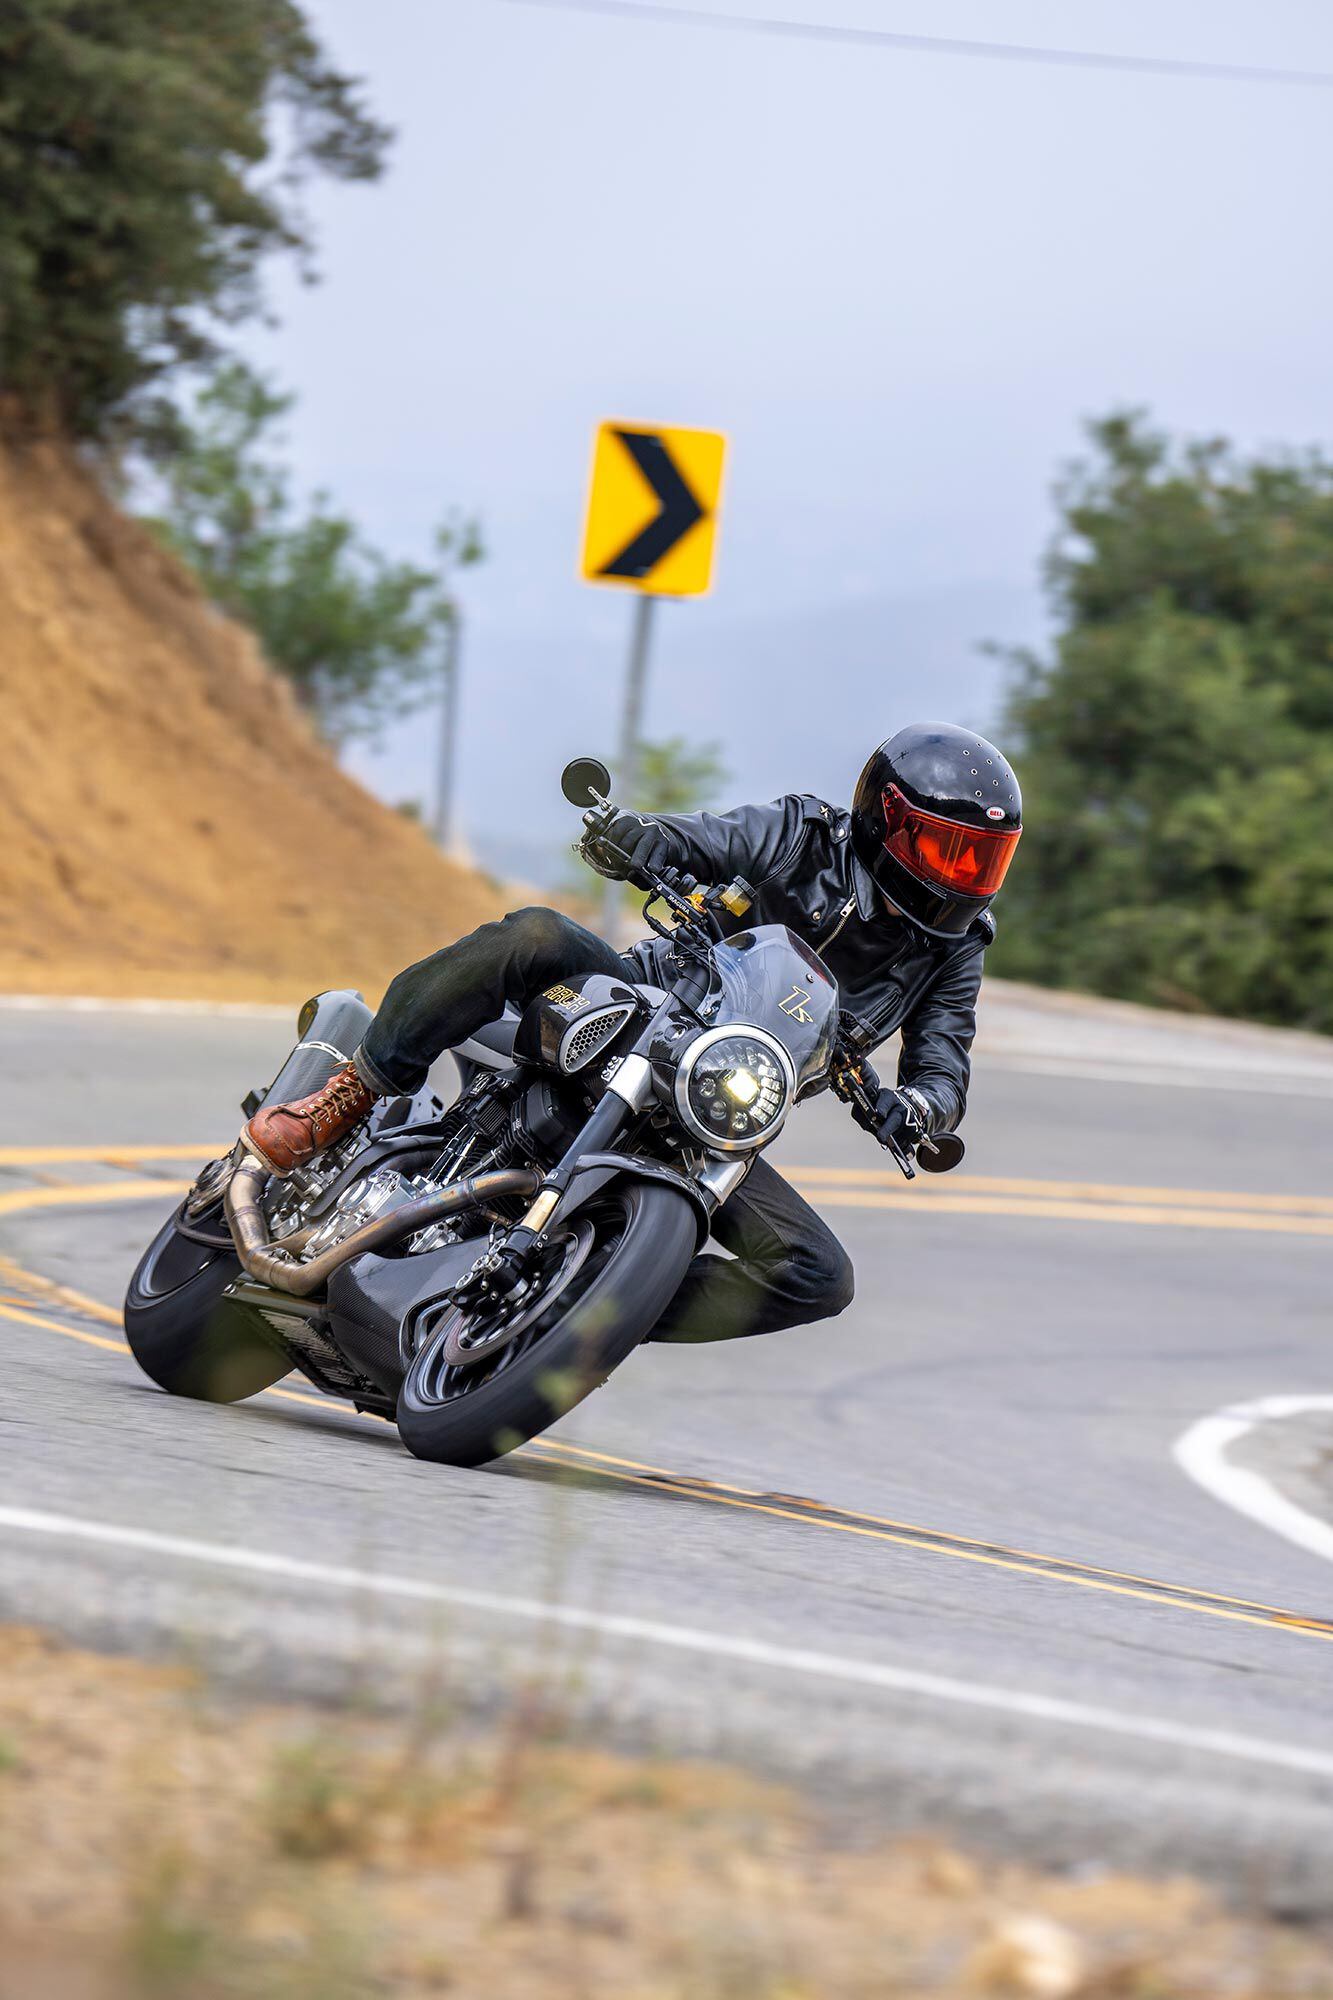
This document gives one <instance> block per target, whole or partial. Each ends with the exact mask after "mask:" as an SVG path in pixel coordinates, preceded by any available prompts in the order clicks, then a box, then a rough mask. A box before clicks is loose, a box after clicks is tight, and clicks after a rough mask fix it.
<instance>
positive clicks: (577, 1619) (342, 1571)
mask: <svg viewBox="0 0 1333 2000" xmlns="http://www.w3.org/2000/svg"><path fill="white" fill-rule="evenodd" d="M0 1528H8V1529H10V1530H12V1531H14V1532H16V1533H19V1534H31V1535H43V1536H48V1537H52V1538H56V1539H62V1540H67V1541H80V1542H91V1543H93V1544H96V1545H100V1546H102V1547H112V1548H123V1549H137V1550H139V1551H141V1552H142V1553H144V1554H146V1555H153V1556H167V1557H172V1558H175V1559H177V1560H180V1561H185V1562H197V1563H206V1564H208V1565H209V1566H211V1567H212V1568H215V1569H229V1570H240V1571H248V1572H249V1573H251V1574H252V1575H258V1576H267V1577H280V1578H282V1579H284V1580H286V1581H288V1582H294V1583H308V1584H316V1585H322V1586H324V1587H326V1588H330V1589H334V1590H346V1591H358V1592H365V1593H368V1594H372V1595H375V1596H378V1597H396V1598H408V1599H412V1600H415V1601H416V1602H419V1603H430V1604H453V1605H457V1606H459V1607H460V1608H461V1609H464V1610H469V1611H483V1612H488V1613H490V1614H492V1615H493V1616H495V1617H501V1618H520V1619H524V1620H526V1621H528V1622H530V1623H540V1624H545V1625H557V1626H564V1627H567V1628H571V1629H574V1630H577V1631H582V1632H598V1633H601V1634H602V1635H603V1636H604V1637H607V1638H612V1639H628V1640H635V1641H638V1642H639V1643H640V1644H643V1645H651V1646H668V1647H671V1648H673V1649H674V1650H675V1651H677V1652H685V1653H697V1654H705V1655H708V1656H711V1657H712V1658H714V1659H724V1660H738V1661H743V1662H745V1663H746V1664H747V1665H749V1666H757V1667H769V1668H775V1669H778V1670H779V1671H783V1672H786V1673H793V1674H805V1675H811V1676H815V1677H818V1678H820V1679H824V1680H835V1681H843V1682H846V1683H851V1684H853V1685H856V1686H860V1687H871V1688H878V1689H881V1690H883V1691H886V1692H889V1693H893V1694H908V1695H919V1696H922V1697H924V1698H925V1699H927V1700H930V1701H942V1702H952V1703H955V1704H960V1705H962V1706H965V1707H968V1708H982V1709H991V1710H997V1711H999V1712H1000V1713H1002V1714H1005V1715H1016V1716H1022V1717H1024V1718H1026V1719H1028V1720H1030V1721H1037V1722H1053V1723H1061V1724H1064V1725H1066V1726H1068V1727H1070V1728H1074V1729H1089V1730H1096V1731H1099V1732H1101V1733H1103V1734H1106V1735H1112V1736H1123V1737H1132V1738H1135V1739H1136V1740H1137V1741H1139V1742H1145V1743H1164V1744H1170V1745H1171V1746H1172V1747H1174V1748H1176V1749H1181V1750H1192V1751H1202V1752H1203V1753H1205V1754H1206V1755H1208V1756H1213V1757H1229V1758H1237V1759H1240V1760H1241V1761H1243V1762H1245V1763H1250V1764H1266V1765H1268V1766H1269V1767H1270V1768H1273V1769H1276V1770H1282V1771H1296V1772H1299V1773H1301V1774H1302V1775H1303V1776H1306V1777H1317V1778H1327V1779H1330V1780H1333V1754H1330V1753H1327V1752H1324V1751H1320V1750H1309V1749H1305V1748H1304V1747H1302V1746H1301V1745H1299V1744H1294V1743H1274V1742H1271V1741H1266V1740H1264V1739H1263V1738H1261V1737H1257V1736H1242V1735H1238V1734H1236V1733H1235V1732H1233V1731H1231V1730H1224V1729H1198V1728H1195V1727H1193V1726H1191V1725H1190V1724H1188V1723H1178V1722H1170V1721H1167V1720H1166V1719H1165V1718H1161V1717H1156V1716H1151V1715H1131V1714H1127V1713H1125V1712H1123V1711H1121V1710H1118V1709H1111V1708H1097V1707H1092V1706H1090V1705H1088V1704H1086V1703H1083V1702H1076V1701H1065V1700H1062V1699H1061V1698H1060V1697H1058V1696H1052V1695H1042V1694H1029V1693H1025V1692H1023V1691H1022V1690H1021V1689H1014V1688H1001V1687H991V1686H988V1685H987V1684H985V1683H984V1682H979V1681H962V1680H953V1679H950V1678H947V1677H946V1676H944V1675H940V1674H930V1673H924V1672H921V1671H919V1670H917V1669H915V1668H912V1667H890V1666H881V1665H879V1664H878V1663H877V1662H875V1661H871V1660H852V1659H840V1658H838V1657H837V1656H836V1655H834V1654H832V1653H816V1652H809V1651H806V1650H805V1649H803V1648H797V1647H790V1646H775V1645H770V1644H769V1643H768V1642H767V1641H765V1640H760V1639H745V1638H741V1637H739V1636H733V1635H730V1634H727V1633H722V1632H705V1631H701V1630H699V1629H698V1628H696V1627H694V1626H691V1625H668V1624H665V1623H663V1622H661V1621H659V1620H656V1619H649V1618H634V1617H628V1616H623V1615H620V1614H617V1613H610V1612H599V1611H582V1610H579V1609H577V1608H576V1607H575V1606H573V1605H567V1604H547V1603H543V1602H542V1601H541V1600H540V1599H538V1598H533V1597H506V1596H502V1595H501V1594H500V1593H499V1592H496V1591H490V1590H472V1589H468V1588H465V1587H464V1586H462V1585H459V1584H444V1583H429V1582H426V1581H424V1580H423V1579H421V1578H416V1577H405V1576H394V1575H392V1574H389V1573H386V1572H379V1571H374V1570H361V1569H350V1568H346V1567H343V1566H342V1565H336V1564H330V1563H318V1562H310V1561H307V1560H306V1559H304V1558H302V1557H297V1556H284V1555H273V1554H269V1553H268V1552H266V1551H264V1550H261V1549H249V1548H244V1547H241V1546H238V1545H237V1544H235V1543H230V1542H201V1541H195V1540H193V1539H190V1538H188V1537H185V1536H181V1535H164V1534H159V1533H157V1532H156V1531H155V1530H153V1529H149V1528H129V1527H117V1526H113V1525H110V1524H108V1523H105V1522H100V1521H88V1520H83V1519H81V1518H79V1517H77V1516H72V1515H67V1514H48V1513H42V1512H38V1511H36V1510H35V1509H32V1508H27V1507H0Z"/></svg>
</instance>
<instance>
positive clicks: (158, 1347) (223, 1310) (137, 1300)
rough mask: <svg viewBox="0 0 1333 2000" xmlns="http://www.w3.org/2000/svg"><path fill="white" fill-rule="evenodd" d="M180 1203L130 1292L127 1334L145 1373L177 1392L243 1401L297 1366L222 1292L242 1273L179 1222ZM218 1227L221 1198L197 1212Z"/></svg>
mask: <svg viewBox="0 0 1333 2000" xmlns="http://www.w3.org/2000/svg"><path fill="white" fill-rule="evenodd" d="M181 1214H182V1210H180V1209H177V1210H176V1212H175V1214H174V1215H172V1216H170V1217H169V1218H168V1220H167V1221H166V1222H164V1223H163V1225H162V1227H161V1229H159V1230H158V1232H157V1235H156V1236H155V1237H154V1238H153V1240H152V1242H151V1243H150V1244H149V1246H148V1248H147V1249H146V1250H145V1251H144V1254H143V1256H142V1257H141V1258H140V1259H139V1263H138V1267H137V1269H136V1270H135V1273H134V1276H133V1277H132V1278H131V1279H130V1285H129V1290H128V1292H127V1293H126V1295H125V1335H126V1338H127V1339H128V1341H129V1344H130V1352H131V1353H132V1354H133V1356H134V1358H135V1360H136V1361H137V1362H138V1364H139V1366H140V1367H141V1368H142V1369H143V1372H144V1374H145V1375H147V1376H149V1377H150V1379H151V1380H152V1381H154V1382H156V1383H157V1385H158V1387H159V1388H160V1389H165V1390H166V1391H167V1392H168V1394H169V1395H172V1396H192V1397H194V1398H195V1399H196V1400H198V1401H199V1402H204V1403H239V1402H240V1401H241V1400H242V1399H243V1398H244V1397H246V1396H257V1395H258V1394H259V1391H260V1390H261V1389H269V1388H271V1387H272V1385H273V1384H274V1383H275V1382H280V1381H281V1380H282V1378H283V1376H284V1375H287V1374H289V1373H290V1372H291V1363H290V1362H289V1361H288V1360H287V1358H286V1356H285V1355H284V1354H283V1353H282V1352H281V1351H280V1350H279V1348H278V1347H277V1346H276V1344H275V1343H273V1342H271V1341H269V1340H267V1339H265V1338H264V1336H263V1335H262V1334H261V1333H260V1332H259V1331H258V1330H257V1327H256V1321H255V1317H254V1315H253V1314H252V1313H250V1312H248V1311H247V1309H246V1308H245V1307H244V1306H240V1305H237V1304H236V1303H235V1302H234V1301H233V1300H231V1299H224V1298H223V1296H222V1294H223V1291H224V1289H225V1288H226V1287H227V1286H228V1285H229V1284H230V1283H231V1281H232V1279H233V1278H235V1277H238V1276H239V1275H240V1270H241V1266H240V1260H239V1259H238V1258H237V1256H236V1253H235V1252H234V1251H232V1250H223V1249H218V1248H214V1247H211V1246H209V1245H205V1244H202V1243H196V1242H195V1241H193V1239H192V1238H190V1237H188V1236H182V1234H181V1233H180V1230H179V1229H178V1228H177V1226H176V1225H177V1223H178V1222H179V1220H180V1217H181ZM199 1220H200V1223H201V1224H202V1225H203V1226H205V1227H209V1228H214V1229H217V1228H220V1227H223V1226H225V1225H223V1224H222V1222H221V1205H220V1204H219V1206H218V1209H217V1211H216V1212H214V1211H212V1210H210V1211H208V1213H207V1214H206V1215H204V1216H201V1217H200V1218H199Z"/></svg>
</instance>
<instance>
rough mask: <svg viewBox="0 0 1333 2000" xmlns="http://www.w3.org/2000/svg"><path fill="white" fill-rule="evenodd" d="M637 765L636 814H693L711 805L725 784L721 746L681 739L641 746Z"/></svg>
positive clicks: (675, 737)
mask: <svg viewBox="0 0 1333 2000" xmlns="http://www.w3.org/2000/svg"><path fill="white" fill-rule="evenodd" d="M637 765H638V768H637V771H636V783H635V792H636V797H635V799H634V801H633V804H634V808H635V810H636V811H637V812H654V813H679V812H695V811H697V809H698V808H699V807H700V806H706V805H711V804H712V803H713V801H714V800H715V799H716V797H717V795H718V793H719V792H720V791H721V789H722V787H723V785H725V784H726V782H727V768H726V765H725V764H724V763H723V762H722V757H721V750H720V746H719V745H718V744H716V743H696V744H690V743H688V742H687V741H686V740H685V738H684V737H683V736H668V737H665V738H664V739H663V740H662V741H661V742H660V743H640V745H639V748H638V758H637Z"/></svg>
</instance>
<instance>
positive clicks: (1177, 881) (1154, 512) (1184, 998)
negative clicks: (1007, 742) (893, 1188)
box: [995, 413, 1333, 1031]
mask: <svg viewBox="0 0 1333 2000" xmlns="http://www.w3.org/2000/svg"><path fill="white" fill-rule="evenodd" d="M1090 436H1091V439H1092V443H1093V445H1094V448H1095V456H1094V458H1093V459H1092V460H1091V462H1089V463H1084V464H1080V465H1078V466H1075V467H1074V468H1073V469H1072V471H1071V473H1070V474H1069V477H1068V479H1067V481H1066V483H1065V485H1064V487H1063V488H1062V490H1061V493H1060V502H1061V512H1062V521H1061V526H1060V530H1059V533H1058V536H1057V540H1056V543H1055V546H1054V548H1053V550H1052V553H1051V555H1050V557H1049V559H1048V572H1047V573H1048V581H1049V584H1050V587H1051V591H1052V595H1053V599H1054V604H1055V608H1056V611H1057V613H1058V615H1059V617H1060V619H1061V623H1062V630H1061V631H1060V634H1059V637H1058V639H1057V641H1056V645H1055V650H1054V654H1053V657H1051V658H1050V659H1049V660H1047V659H1041V658H1039V657H1036V656H1034V655H1032V654H1016V655H1014V656H1013V659H1014V662H1015V665H1016V668H1017V677H1016V682H1015V685H1014V688H1013V691H1012V694H1011V698H1010V703H1009V715H1008V723H1009V730H1010V733H1011V737H1012V748H1013V752H1014V756H1015V761H1016V762H1017V764H1018V768H1019V772H1020V776H1021V777H1022V780H1023V787H1024V802H1025V807H1026V817H1027V822H1028V825H1027V831H1026V832H1025V834H1024V837H1023V842H1022V845H1021V846H1020V848H1019V852H1018V857H1017V859H1016V861H1015V863H1014V867H1013V871H1012V873H1011V875H1010V878H1009V882H1008V883H1007V884H1006V886H1005V890H1004V896H1003V900H1002V913H1001V916H1002V920H1001V924H1000V938H999V942H998V946H997V952H996V958H995V963H996V968H997V970H1001V971H1004V972H1007V973H1009V974H1010V975H1012V976H1013V977H1016V978H1023V979H1034V980H1039V981H1042V982H1045V983H1049V984H1054V985H1066V986H1076V987H1084V988H1091V989H1093V990H1096V991H1099V992H1103V993H1109V994H1114V995H1117V996H1119V997H1123V998H1128V999H1137V1000H1148V1001H1158V1002H1165V1003H1166V1004H1169V1005H1176V1006H1194V1007H1199V1008H1203V1009H1207V1010H1209V1011H1213V1012H1218V1013H1227V1014H1246V1015H1250V1016H1253V1017H1256V1018H1259V1019H1263V1020H1270V1021H1277V1022H1284V1023H1287V1024H1291V1025H1301V1026H1306V1027H1313V1028H1319V1029H1322V1030H1325V1031H1329V1030H1333V841H1331V840H1330V838H1329V826H1330V814H1331V811H1333V463H1331V462H1330V461H1328V460H1327V459H1324V458H1322V457H1320V456H1318V455H1317V454H1315V453H1310V454H1307V455H1304V456H1301V457H1295V456H1291V457H1285V458H1277V457H1274V458H1265V459H1256V460H1254V461H1242V460H1241V459H1239V458H1238V457H1237V456H1236V454H1235V453H1234V452H1233V451H1232V450H1231V449H1230V448H1229V447H1228V446H1227V445H1226V444H1224V443H1222V442H1220V441H1214V442H1207V443H1195V444H1186V445H1183V446H1182V445H1173V444H1172V443H1171V442H1169V441H1168V440H1167V439H1166V438H1164V437H1161V436H1159V435H1157V434H1156V433H1155V432H1153V431H1152V430H1150V429H1149V428H1148V426H1147V424H1146V422H1145V420H1144V419H1143V417H1142V416H1141V415H1140V414H1138V413H1130V414H1125V415H1118V416H1113V417H1111V418H1110V419H1108V420H1106V421H1104V422H1101V423H1098V424H1095V425H1094V426H1092V427H1091V430H1090Z"/></svg>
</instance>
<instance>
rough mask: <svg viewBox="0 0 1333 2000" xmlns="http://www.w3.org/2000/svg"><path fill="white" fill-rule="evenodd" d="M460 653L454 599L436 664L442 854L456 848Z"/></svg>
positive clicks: (437, 807) (458, 617) (439, 840)
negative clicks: (455, 811) (442, 649)
mask: <svg viewBox="0 0 1333 2000" xmlns="http://www.w3.org/2000/svg"><path fill="white" fill-rule="evenodd" d="M462 651H463V611H462V607H461V605H460V604H459V602H458V600H457V598H455V599H454V602H453V607H452V610H451V612H450V616H449V625H448V629H447V631H446V633H445V639H444V652H443V657H442V659H441V662H440V735H439V744H438V747H437V751H436V763H435V824H434V827H433V829H432V831H433V833H434V836H435V845H436V846H437V847H438V848H440V849H441V850H442V851H443V852H444V853H446V854H449V853H451V852H453V850H454V849H455V847H456V846H457V845H458V841H457V829H456V827H455V825H454V765H455V762H456V755H457V749H458V701H459V693H460V689H459V678H460V675H459V668H460V664H461V660H462Z"/></svg>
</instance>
